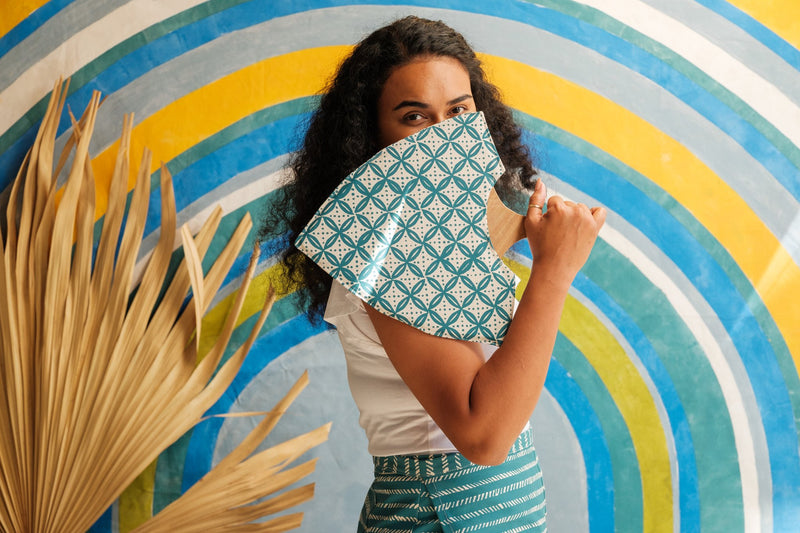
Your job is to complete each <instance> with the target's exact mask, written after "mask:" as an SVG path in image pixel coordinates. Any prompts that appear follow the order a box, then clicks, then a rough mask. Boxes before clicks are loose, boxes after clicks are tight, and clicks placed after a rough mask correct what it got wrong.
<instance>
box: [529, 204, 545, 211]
mask: <svg viewBox="0 0 800 533" xmlns="http://www.w3.org/2000/svg"><path fill="white" fill-rule="evenodd" d="M528 209H529V210H530V209H542V206H540V205H539V204H530V205H528Z"/></svg>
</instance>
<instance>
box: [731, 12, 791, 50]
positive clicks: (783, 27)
mask: <svg viewBox="0 0 800 533" xmlns="http://www.w3.org/2000/svg"><path fill="white" fill-rule="evenodd" d="M728 3H729V4H731V5H733V6H735V7H737V8H738V9H740V10H741V11H744V12H745V13H747V14H748V15H750V16H751V17H753V18H754V19H756V20H757V21H759V22H760V23H761V24H763V25H764V26H766V27H767V28H769V29H770V30H772V31H774V32H775V33H776V34H778V35H779V36H780V37H781V38H782V39H783V40H785V41H786V42H788V43H789V44H791V45H792V46H794V47H795V48H799V49H800V2H798V1H797V0H769V1H764V0H728Z"/></svg>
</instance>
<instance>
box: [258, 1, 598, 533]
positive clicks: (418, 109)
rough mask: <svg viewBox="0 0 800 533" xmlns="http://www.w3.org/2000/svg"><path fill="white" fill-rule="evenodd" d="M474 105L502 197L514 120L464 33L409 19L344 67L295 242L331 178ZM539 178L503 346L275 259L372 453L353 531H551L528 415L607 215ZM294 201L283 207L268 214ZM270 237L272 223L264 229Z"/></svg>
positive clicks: (522, 154) (292, 196) (515, 161)
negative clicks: (437, 329) (328, 329)
mask: <svg viewBox="0 0 800 533" xmlns="http://www.w3.org/2000/svg"><path fill="white" fill-rule="evenodd" d="M475 111H482V112H483V113H484V115H485V117H486V121H487V124H488V126H489V129H490V131H491V134H492V138H493V140H494V142H495V145H496V146H497V149H498V152H499V154H500V157H501V160H502V161H503V163H504V164H505V167H506V169H507V171H506V174H505V175H504V176H503V177H502V178H501V180H500V182H499V183H498V186H499V188H501V189H506V190H509V189H513V188H517V189H519V188H521V187H525V188H528V187H530V186H531V185H532V183H533V181H534V177H533V176H534V174H535V172H534V170H533V168H532V165H531V162H530V157H529V154H528V151H527V149H526V148H525V146H524V145H522V144H521V141H520V130H519V128H518V126H516V124H515V123H514V122H513V119H512V115H511V112H510V111H509V109H508V108H507V107H506V106H505V105H504V104H502V103H501V101H500V99H499V95H498V91H497V90H496V88H495V87H494V86H492V85H491V84H490V83H489V82H488V81H487V80H486V78H485V75H484V73H483V70H482V69H481V66H480V63H479V61H478V60H477V58H476V56H475V53H474V51H473V50H472V49H471V48H470V47H469V45H468V44H467V43H466V42H465V40H464V38H463V37H462V36H461V35H460V34H458V33H457V32H455V31H454V30H452V29H451V28H449V27H448V26H446V25H445V24H443V23H441V22H435V21H429V20H424V19H419V18H417V17H407V18H403V19H400V20H398V21H395V22H394V23H392V24H390V25H388V26H385V27H383V28H380V29H378V30H376V31H375V32H374V33H372V34H371V35H369V36H368V37H366V38H365V39H364V40H363V41H361V42H360V43H359V44H358V45H357V46H356V47H355V49H354V50H353V52H352V54H351V55H350V56H349V57H348V58H347V59H345V60H344V62H343V63H342V65H341V66H340V68H339V70H338V72H337V74H336V75H335V77H334V79H333V81H332V82H331V84H330V85H329V87H328V90H327V91H326V93H325V94H324V95H323V96H322V98H321V100H320V106H319V109H318V111H317V112H316V113H315V114H314V116H313V118H312V119H311V122H310V124H309V128H308V131H307V134H306V137H305V141H304V144H303V146H302V148H301V149H300V150H299V151H298V152H297V153H296V155H295V157H294V160H293V162H292V164H291V168H292V170H293V172H294V176H295V180H294V181H293V182H292V183H290V184H289V185H287V187H286V188H285V189H284V190H285V194H287V196H288V198H287V201H288V202H290V203H291V205H294V206H295V208H296V209H295V210H286V209H285V208H284V210H283V211H282V212H280V213H275V215H281V214H283V215H285V216H286V217H287V218H288V220H287V221H286V222H287V223H288V225H289V232H288V236H289V239H290V243H291V242H293V241H294V238H295V237H296V236H297V234H298V232H299V231H300V230H301V229H302V228H303V227H304V226H305V225H306V224H307V223H308V221H309V220H310V218H311V217H312V215H313V214H314V213H315V212H316V210H317V209H318V208H319V206H320V205H321V204H322V202H323V201H324V200H325V199H326V198H327V197H328V196H329V195H330V194H331V192H332V191H333V189H334V188H335V187H336V185H338V183H339V182H340V181H341V180H342V179H343V178H344V177H345V176H347V175H348V174H349V173H350V172H352V171H353V170H355V169H356V168H357V167H358V166H359V165H361V164H362V163H364V162H365V161H366V160H367V159H369V157H371V156H372V155H373V154H374V153H375V152H377V151H378V150H380V149H381V148H383V147H386V146H388V145H389V144H391V143H393V142H395V141H397V140H399V139H402V138H404V137H406V136H408V135H411V134H412V133H414V132H416V131H419V130H420V129H422V128H424V127H427V126H430V125H433V124H436V123H438V122H441V121H443V120H446V119H448V118H451V117H453V116H455V115H458V114H461V113H467V112H475ZM545 200H546V191H545V187H544V184H543V183H542V182H541V181H537V182H536V185H535V188H534V192H533V195H532V196H531V199H530V204H529V209H528V212H527V216H526V218H525V228H526V232H527V238H528V241H529V244H530V246H531V250H532V252H533V257H534V264H533V268H532V271H531V278H530V282H529V283H528V286H527V288H526V290H525V292H524V294H523V295H522V297H521V299H520V302H519V305H518V307H517V309H516V312H515V315H514V318H513V320H512V322H511V325H510V327H509V330H508V333H507V335H506V337H505V340H504V342H503V344H502V346H501V347H500V348H498V349H497V350H496V351H494V353H493V354H491V357H490V358H488V359H487V358H486V355H485V352H486V350H485V349H484V347H482V346H480V345H479V344H476V343H472V342H466V341H459V340H453V339H447V338H441V337H436V336H432V335H428V334H426V333H423V332H421V331H419V330H417V329H415V328H413V327H410V326H408V325H405V324H403V323H400V322H399V321H397V320H395V319H393V318H390V317H388V316H386V315H384V314H381V313H379V312H378V311H376V310H374V309H373V308H371V307H369V306H368V305H366V304H364V303H363V302H361V301H360V300H358V299H357V298H356V297H355V296H354V295H352V294H349V293H348V292H347V291H346V290H345V289H344V288H343V287H342V286H341V285H339V284H338V283H335V282H334V283H332V282H331V278H330V277H329V276H328V275H327V274H325V273H324V272H323V271H322V270H320V269H319V268H318V267H316V265H314V264H313V263H312V262H311V261H310V260H308V259H307V258H306V257H305V256H304V255H303V254H302V253H300V252H299V251H298V250H297V249H296V248H294V247H293V246H291V245H290V246H289V247H288V249H287V251H286V253H285V255H284V257H283V263H284V265H285V267H286V268H287V273H288V275H289V278H290V280H292V281H293V282H294V283H297V284H298V285H302V286H303V287H305V289H304V290H305V294H306V296H307V297H308V299H309V305H310V307H309V309H310V313H311V314H312V316H313V317H317V318H319V316H320V315H322V314H323V313H324V318H325V320H327V321H328V322H330V323H331V324H333V325H335V326H336V328H337V330H338V333H339V337H340V340H341V342H342V346H343V348H344V351H345V355H346V358H347V365H348V378H349V382H350V388H351V391H352V393H353V397H354V399H355V401H356V404H357V405H358V407H359V410H360V413H361V416H360V423H361V425H362V427H363V428H364V429H365V431H366V433H367V438H368V441H369V451H370V453H371V454H372V455H373V456H375V467H376V470H375V471H376V477H375V481H374V483H373V485H372V487H371V488H370V492H369V493H368V495H367V498H366V501H365V504H364V508H363V510H362V513H361V517H360V520H359V531H373V530H376V531H377V530H380V531H456V530H460V529H465V530H469V531H496V532H505V531H511V530H513V531H544V530H545V529H546V525H545V505H544V488H543V484H542V480H541V471H540V469H539V467H538V460H537V458H536V454H535V451H534V449H533V446H532V444H531V443H530V429H529V427H528V420H529V418H530V416H531V414H532V412H533V409H534V407H535V405H536V402H537V400H538V398H539V395H540V393H541V391H542V388H543V386H544V380H545V376H546V374H547V368H548V364H549V360H550V354H551V351H552V349H553V346H554V343H555V338H556V333H557V328H558V322H559V318H560V316H561V311H562V308H563V304H564V301H565V299H566V295H567V290H568V288H569V286H570V284H571V283H572V280H573V278H574V276H575V275H576V273H577V272H578V270H579V269H580V268H581V266H582V265H583V263H584V262H585V261H586V259H587V257H588V255H589V252H590V251H591V248H592V246H593V244H594V241H595V239H596V237H597V233H598V231H599V229H600V227H601V226H602V224H603V222H604V220H605V211H604V210H603V209H602V208H592V209H589V208H588V207H587V206H585V205H583V204H575V203H572V202H568V201H564V200H563V199H561V198H560V197H558V196H554V197H552V198H550V199H549V201H547V202H546V203H547V213H546V214H544V213H543V212H542V206H543V205H544V204H545ZM281 204H282V206H285V205H290V204H287V203H284V202H279V203H277V204H276V205H281ZM273 227H274V226H273Z"/></svg>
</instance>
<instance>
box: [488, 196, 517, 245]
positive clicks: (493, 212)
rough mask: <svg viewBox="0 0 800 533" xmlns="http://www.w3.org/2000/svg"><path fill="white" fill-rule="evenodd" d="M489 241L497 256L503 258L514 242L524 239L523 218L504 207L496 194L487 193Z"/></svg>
mask: <svg viewBox="0 0 800 533" xmlns="http://www.w3.org/2000/svg"><path fill="white" fill-rule="evenodd" d="M486 217H487V219H488V223H489V239H490V240H491V241H492V247H493V248H494V249H495V251H496V252H497V255H499V256H500V257H503V255H505V253H506V252H507V251H508V249H509V248H511V245H512V244H514V243H515V242H517V241H519V240H521V239H524V238H525V225H524V220H525V217H524V216H522V215H520V214H519V213H517V212H516V211H513V210H511V209H509V208H508V207H506V206H505V204H504V203H503V201H502V200H500V197H499V196H498V195H497V192H496V191H495V190H494V189H492V190H491V192H489V200H488V201H487V203H486Z"/></svg>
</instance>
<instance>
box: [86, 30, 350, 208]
mask: <svg viewBox="0 0 800 533" xmlns="http://www.w3.org/2000/svg"><path fill="white" fill-rule="evenodd" d="M349 49H350V47H346V46H331V47H322V48H310V49H306V50H301V51H298V52H292V53H288V54H284V55H280V56H277V57H272V58H269V59H265V60H263V61H260V62H258V63H254V64H252V65H248V66H247V67H245V68H242V69H240V70H238V71H236V72H233V73H231V74H229V75H228V76H225V77H223V78H220V79H218V80H216V81H214V82H212V83H209V84H208V85H205V86H204V87H201V88H199V89H197V90H195V91H193V92H191V93H189V94H187V95H185V96H183V97H181V98H179V99H177V100H175V101H173V102H171V103H170V104H169V105H167V106H165V107H164V108H162V109H160V110H159V111H157V112H156V113H153V114H152V115H150V116H149V117H147V118H145V119H143V120H142V121H141V122H139V123H138V124H137V125H136V126H135V127H134V131H133V136H132V141H131V154H133V156H132V160H133V161H136V160H137V159H138V158H139V157H140V154H141V153H142V151H143V149H144V147H145V146H146V147H148V148H149V149H150V150H151V151H152V152H153V169H151V171H152V170H154V169H155V167H156V165H158V164H159V162H160V161H164V162H168V161H170V160H171V159H173V158H174V157H176V156H177V155H179V154H181V153H182V152H184V151H186V150H188V149H189V148H191V147H192V146H194V145H196V144H197V143H199V142H200V141H202V140H204V139H206V138H208V137H209V136H211V135H214V134H215V133H217V132H219V131H220V130H222V129H223V128H225V127H227V126H230V125H231V124H233V123H234V122H236V121H237V120H241V119H242V118H245V117H247V116H249V115H251V114H253V113H255V112H257V111H259V110H261V109H264V108H267V107H270V106H272V105H275V104H278V103H281V102H286V101H289V100H293V99H295V98H300V97H303V96H309V95H311V94H317V93H319V92H320V91H322V89H323V88H324V86H325V83H326V82H327V80H328V78H329V77H330V76H331V75H332V73H333V71H334V69H335V67H336V65H338V64H339V62H340V61H341V59H342V58H343V57H344V54H345V53H347V51H348V50H349ZM117 145H118V142H115V143H114V144H112V145H111V146H109V147H107V148H106V149H105V150H103V152H102V153H100V154H99V155H97V157H95V158H94V160H93V162H92V164H93V167H94V171H95V175H96V176H97V182H98V183H97V184H98V190H97V213H98V216H99V215H100V214H102V213H104V212H105V210H106V207H107V205H108V196H107V192H106V191H107V190H108V187H109V184H108V183H107V181H108V179H109V178H110V177H111V176H112V175H113V169H114V158H115V157H116V151H117ZM132 166H133V167H135V165H132ZM136 170H137V169H136V168H133V171H132V172H131V176H135V172H136ZM129 185H130V186H133V182H132V181H131V183H130V184H129Z"/></svg>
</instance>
